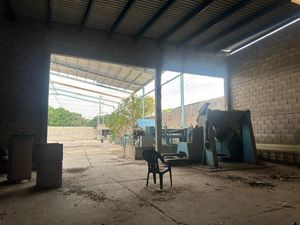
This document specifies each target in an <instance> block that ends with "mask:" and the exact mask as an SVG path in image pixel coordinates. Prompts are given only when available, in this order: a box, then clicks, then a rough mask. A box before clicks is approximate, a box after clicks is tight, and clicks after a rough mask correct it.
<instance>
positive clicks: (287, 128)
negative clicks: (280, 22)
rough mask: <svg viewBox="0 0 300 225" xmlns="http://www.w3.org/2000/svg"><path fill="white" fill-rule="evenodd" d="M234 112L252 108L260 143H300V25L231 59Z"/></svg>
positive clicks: (277, 34)
mask: <svg viewBox="0 0 300 225" xmlns="http://www.w3.org/2000/svg"><path fill="white" fill-rule="evenodd" d="M229 75H230V77H231V78H230V79H231V96H232V102H231V103H232V106H233V109H241V110H245V109H250V111H251V114H252V115H251V117H252V123H253V129H254V134H255V139H256V142H257V143H270V144H273V143H274V144H299V143H300V23H299V22H298V23H297V24H294V25H292V26H290V27H288V28H286V29H284V30H282V31H280V32H278V33H276V34H274V35H273V36H270V37H268V38H267V39H264V40H263V41H261V42H259V43H257V44H255V45H253V46H250V47H249V48H247V49H245V50H243V51H240V52H239V53H237V54H234V55H232V56H230V57H229Z"/></svg>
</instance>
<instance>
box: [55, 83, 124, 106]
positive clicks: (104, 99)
mask: <svg viewBox="0 0 300 225" xmlns="http://www.w3.org/2000/svg"><path fill="white" fill-rule="evenodd" d="M50 90H54V91H55V92H56V94H58V92H65V93H67V94H74V95H79V96H83V97H87V98H92V99H97V100H99V97H95V96H91V95H86V94H81V93H78V92H75V91H69V90H64V89H60V88H54V86H53V88H50ZM101 100H103V101H105V102H110V103H115V104H119V103H120V102H116V101H112V100H110V99H106V98H103V97H101Z"/></svg>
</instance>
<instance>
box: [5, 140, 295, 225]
mask: <svg viewBox="0 0 300 225" xmlns="http://www.w3.org/2000/svg"><path fill="white" fill-rule="evenodd" d="M146 173H147V165H146V164H145V162H144V161H131V160H128V159H123V158H122V148H121V147H120V146H118V145H112V144H110V143H103V144H101V143H99V142H96V141H85V142H71V143H65V145H64V172H63V186H62V187H61V188H59V189H54V190H47V191H39V190H37V189H36V188H35V174H33V179H32V180H31V181H30V182H29V183H27V182H22V183H20V184H8V183H7V182H6V181H5V177H4V176H1V177H0V224H1V225H2V224H5V225H19V224H24V225H40V224H67V225H68V224H72V225H74V224H75V225H83V224H97V225H99V224H106V225H110V224H114V225H115V224H118V225H122V224H137V225H140V224H150V225H151V224H156V225H157V224H167V225H169V224H170V225H172V224H175V225H176V224H178V225H179V224H180V225H184V224H185V225H187V224H189V225H193V224H195V225H196V224H197V225H198V224H210V225H217V224H232V225H236V224H242V225H244V224H245V225H248V224H249V225H250V224H251V225H253V224H259V225H260V224H261V225H266V224H276V225H277V224H278V225H281V224H282V225H286V224H293V223H294V222H295V223H298V224H299V223H300V215H299V211H300V192H299V190H300V182H299V179H298V178H296V177H297V176H299V175H300V173H299V168H296V167H286V166H276V167H269V168H260V169H255V170H234V171H225V172H209V171H208V170H204V169H201V167H200V169H199V166H195V165H192V166H185V167H183V166H181V167H173V187H172V188H171V187H170V182H169V176H168V174H166V175H165V179H164V181H165V182H164V188H165V189H164V191H160V190H159V185H158V184H153V180H152V179H150V185H149V187H148V188H146V187H145V183H146V180H145V178H146ZM289 177H294V178H289Z"/></svg>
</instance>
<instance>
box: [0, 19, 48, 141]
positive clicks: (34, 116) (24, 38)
mask: <svg viewBox="0 0 300 225" xmlns="http://www.w3.org/2000/svg"><path fill="white" fill-rule="evenodd" d="M0 21H1V22H0V23H1V24H0V34H1V35H0V43H1V44H0V144H1V145H6V146H7V145H8V142H9V139H8V137H10V136H11V135H13V134H22V133H25V134H33V135H34V136H35V142H36V143H44V142H45V141H46V136H47V109H48V80H49V67H50V51H49V48H48V45H47V40H46V38H45V29H44V26H43V25H42V24H41V23H36V22H35V21H34V20H32V21H31V26H27V25H26V24H23V21H22V20H20V21H19V24H18V27H17V28H18V29H16V24H15V23H10V22H5V21H7V20H6V19H5V18H2V17H1V15H0ZM23 25H24V26H23Z"/></svg>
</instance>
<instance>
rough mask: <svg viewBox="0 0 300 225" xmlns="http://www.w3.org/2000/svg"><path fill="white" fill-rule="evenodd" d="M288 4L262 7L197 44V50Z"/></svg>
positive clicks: (278, 0) (278, 1) (276, 2)
mask: <svg viewBox="0 0 300 225" xmlns="http://www.w3.org/2000/svg"><path fill="white" fill-rule="evenodd" d="M288 2H290V1H289V0H274V1H272V2H271V3H270V4H268V5H266V6H265V7H263V8H262V9H260V10H258V11H256V12H254V13H252V14H251V15H249V16H247V17H246V18H244V19H243V20H241V21H240V22H238V23H235V24H234V25H232V26H231V27H229V28H227V29H225V30H223V31H222V32H220V33H217V34H215V35H213V36H212V37H210V38H208V39H206V40H205V41H203V42H200V43H199V44H197V47H196V48H197V49H201V48H204V47H206V46H207V45H210V44H212V43H213V42H215V41H217V40H219V39H221V38H223V37H224V36H226V35H228V34H230V33H232V32H234V31H236V30H237V29H239V28H241V27H243V26H245V25H247V24H248V23H250V22H252V21H253V20H256V19H258V18H259V17H262V16H264V15H265V14H267V13H269V12H271V11H273V10H275V9H276V8H278V7H280V6H282V5H283V4H285V3H288Z"/></svg>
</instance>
